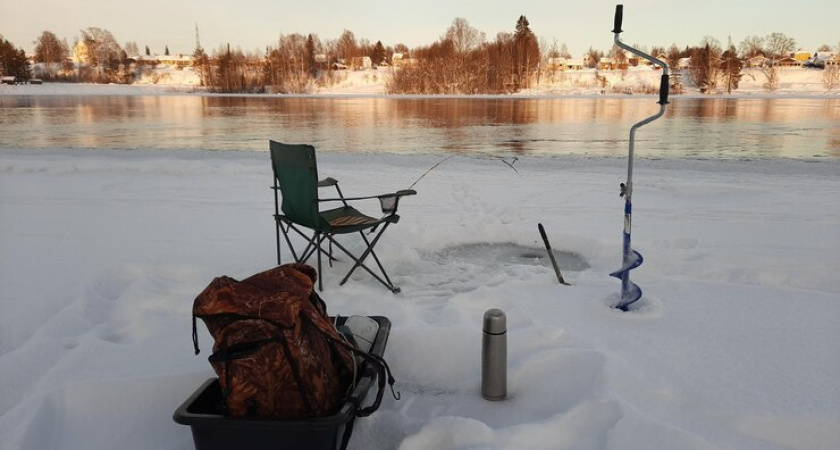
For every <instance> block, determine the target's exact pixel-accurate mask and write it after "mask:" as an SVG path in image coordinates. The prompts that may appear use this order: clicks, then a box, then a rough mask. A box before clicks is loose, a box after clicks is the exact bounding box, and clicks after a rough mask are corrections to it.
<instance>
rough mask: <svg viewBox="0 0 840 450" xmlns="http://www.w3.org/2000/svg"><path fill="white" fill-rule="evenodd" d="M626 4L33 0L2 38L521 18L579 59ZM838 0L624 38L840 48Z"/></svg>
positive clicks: (666, 6) (7, 14) (441, 29)
mask: <svg viewBox="0 0 840 450" xmlns="http://www.w3.org/2000/svg"><path fill="white" fill-rule="evenodd" d="M615 5H616V2H615V1H614V0H613V1H604V0H583V1H574V2H561V1H546V0H541V1H531V0H422V1H417V0H400V1H394V2H383V1H373V0H353V1H349V0H319V1H301V0H298V1H278V0H235V1H230V0H143V1H142V2H135V3H128V2H122V1H114V0H73V1H68V0H32V1H28V2H27V1H11V0H3V1H2V2H0V35H3V37H4V38H5V39H7V40H9V41H10V42H11V43H12V44H14V45H15V46H16V47H18V48H23V49H24V50H26V51H27V52H31V51H32V50H33V49H34V44H33V42H34V41H35V39H36V38H37V37H38V36H40V35H41V33H42V32H43V31H45V30H46V31H51V32H53V33H55V35H56V36H58V37H59V39H66V40H67V42H68V43H69V44H71V45H72V43H73V41H74V40H75V39H76V38H77V37H78V36H79V35H80V32H79V31H80V30H82V29H86V28H88V27H98V28H103V29H106V30H108V31H110V32H111V33H112V34H113V35H114V36H115V37H116V38H117V40H118V41H119V42H120V43H121V44H122V45H124V44H125V43H126V42H135V43H137V45H138V46H139V48H140V49H141V50H142V49H143V48H144V46H146V45H148V46H149V48H150V50H151V52H152V53H158V54H163V52H164V49H165V48H166V47H168V48H169V50H170V52H171V53H192V51H193V49H194V48H195V42H196V33H195V31H196V25H198V29H199V37H200V42H201V45H202V47H204V48H205V49H208V50H211V51H212V50H214V49H218V48H221V47H222V46H224V45H226V44H230V45H231V47H233V48H237V47H239V48H241V49H242V50H245V51H258V52H260V53H262V52H263V51H264V50H265V48H266V47H267V46H269V45H273V44H274V43H275V42H276V41H277V38H278V37H279V36H280V35H282V34H291V33H301V34H304V35H305V34H309V33H312V34H316V35H317V36H318V37H319V38H320V39H322V40H324V41H326V40H331V39H336V38H338V37H339V36H340V35H341V34H342V32H343V31H344V30H345V29H346V30H350V31H352V32H353V34H354V35H355V37H356V38H357V39H358V40H361V39H367V40H369V41H370V42H372V43H375V42H376V41H382V43H383V44H384V45H385V46H393V45H395V44H398V43H402V44H405V45H407V46H408V47H409V48H414V47H417V46H425V45H429V44H431V43H433V42H435V41H436V40H438V39H439V38H440V37H441V35H443V34H444V33H445V31H446V29H447V28H448V27H449V26H450V25H451V24H452V21H453V20H454V19H455V18H458V17H460V18H464V19H466V20H467V21H468V22H469V24H470V25H471V26H473V27H475V28H477V29H478V30H480V31H482V32H484V33H485V34H486V36H487V39H488V40H492V39H494V38H495V36H496V35H497V33H499V32H512V31H513V30H514V29H515V25H516V22H517V19H518V18H519V16H520V15H524V16H525V17H527V19H528V21H529V22H530V26H531V30H532V31H533V32H534V34H535V35H536V36H537V37H538V38H541V39H543V40H544V42H545V43H547V44H549V45H550V44H551V43H553V42H554V41H555V40H556V42H557V43H558V45H559V44H563V43H565V44H566V45H567V46H568V49H569V51H570V52H571V53H572V55H573V56H574V57H578V56H582V55H583V53H584V52H585V51H586V50H587V49H588V48H589V47H593V48H595V49H600V50H608V49H609V48H610V47H611V45H612V39H613V34H612V33H611V31H612V27H613V17H614V11H615ZM838 19H840V2H838V1H836V0H800V1H798V2H791V1H790V0H787V1H781V0H765V1H762V2H760V3H758V2H755V1H754V0H705V1H700V2H686V1H682V0H640V1H625V2H624V23H623V27H622V28H623V30H624V33H623V34H622V35H621V38H622V40H623V41H624V42H626V43H628V44H631V45H638V46H643V47H647V48H649V47H651V46H663V47H668V46H670V45H671V44H677V45H678V46H680V47H684V46H686V45H697V44H699V43H700V41H701V40H702V39H703V37H704V36H712V37H714V38H716V39H717V40H718V41H720V42H721V43H723V44H724V45H725V44H726V43H727V41H728V40H729V38H731V39H732V41H733V43H734V44H735V45H737V44H738V43H739V42H741V41H742V40H743V39H744V38H745V37H747V36H752V35H757V36H766V35H767V34H770V33H772V32H781V33H784V34H786V35H787V36H789V37H792V38H794V39H795V40H796V42H797V44H798V46H799V47H801V48H802V49H804V50H814V49H815V48H816V47H818V46H820V45H822V44H828V45H829V46H831V47H832V48H836V47H837V46H838V45H840V28H838V27H837V20H838Z"/></svg>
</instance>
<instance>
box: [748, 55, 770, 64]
mask: <svg viewBox="0 0 840 450" xmlns="http://www.w3.org/2000/svg"><path fill="white" fill-rule="evenodd" d="M766 65H767V57H765V56H764V55H756V56H753V57H752V58H749V59H747V67H764V66H766Z"/></svg>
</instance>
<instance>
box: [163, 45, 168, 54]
mask: <svg viewBox="0 0 840 450" xmlns="http://www.w3.org/2000/svg"><path fill="white" fill-rule="evenodd" d="M163 54H164V55H166V56H169V46H168V45H167V46H166V47H165V49H164V50H163Z"/></svg>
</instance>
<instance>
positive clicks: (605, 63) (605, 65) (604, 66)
mask: <svg viewBox="0 0 840 450" xmlns="http://www.w3.org/2000/svg"><path fill="white" fill-rule="evenodd" d="M598 69H600V70H613V69H615V65H614V64H613V60H612V58H601V59H600V60H599V61H598Z"/></svg>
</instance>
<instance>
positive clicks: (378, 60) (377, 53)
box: [370, 41, 385, 66]
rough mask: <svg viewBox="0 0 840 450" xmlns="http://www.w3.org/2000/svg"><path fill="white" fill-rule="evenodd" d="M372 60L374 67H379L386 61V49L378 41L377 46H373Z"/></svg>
mask: <svg viewBox="0 0 840 450" xmlns="http://www.w3.org/2000/svg"><path fill="white" fill-rule="evenodd" d="M370 59H371V61H373V65H374V66H378V65H380V64H382V62H383V61H385V47H384V46H383V45H382V41H376V45H374V46H373V56H371V58H370Z"/></svg>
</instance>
